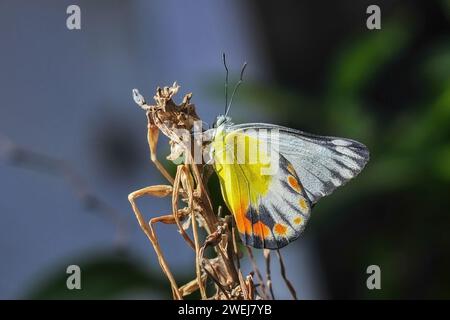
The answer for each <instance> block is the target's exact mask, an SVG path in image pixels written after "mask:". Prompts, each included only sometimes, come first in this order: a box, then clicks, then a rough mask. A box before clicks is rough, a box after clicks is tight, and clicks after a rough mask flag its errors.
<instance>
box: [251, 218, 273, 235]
mask: <svg viewBox="0 0 450 320" xmlns="http://www.w3.org/2000/svg"><path fill="white" fill-rule="evenodd" d="M253 234H254V235H255V236H257V237H259V238H261V239H265V238H267V237H268V236H269V235H270V229H269V227H268V226H266V225H265V224H264V223H262V222H261V221H258V222H256V223H255V224H253Z"/></svg>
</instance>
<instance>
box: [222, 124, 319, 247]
mask: <svg viewBox="0 0 450 320" xmlns="http://www.w3.org/2000/svg"><path fill="white" fill-rule="evenodd" d="M233 139H242V140H240V141H241V142H242V141H243V142H245V145H246V146H247V148H248V149H249V150H259V151H258V152H260V149H259V148H255V149H253V148H252V147H250V146H254V145H257V146H258V147H259V144H260V140H258V138H256V137H251V136H249V135H246V134H244V133H242V132H232V133H229V134H224V135H223V136H221V137H220V136H218V137H216V138H215V141H214V149H215V169H216V172H217V174H218V176H219V179H220V185H221V189H222V194H223V198H224V200H225V202H226V204H227V206H228V208H229V209H230V211H231V212H232V213H233V215H234V217H235V220H236V225H237V228H238V231H239V233H240V235H241V238H242V240H243V242H244V243H245V244H247V245H250V246H253V247H255V248H269V249H277V248H281V247H283V246H285V245H286V244H288V243H289V242H291V241H293V240H295V239H296V238H297V237H298V236H299V235H300V233H301V231H302V230H303V228H304V226H305V224H306V222H307V220H308V218H309V214H310V210H311V203H310V200H309V199H308V197H307V195H306V190H305V189H304V188H303V185H302V183H301V181H300V179H299V177H298V175H297V173H296V171H295V169H294V166H293V165H292V164H291V163H290V162H289V161H288V160H287V159H286V158H285V157H283V156H282V155H278V157H277V159H278V163H277V165H278V166H279V167H278V170H276V171H275V172H274V174H271V175H269V174H263V173H262V169H264V168H265V166H266V165H265V164H262V163H259V162H258V163H250V162H249V161H238V159H237V158H238V156H237V155H236V149H235V148H228V146H230V145H231V142H232V141H233ZM225 154H227V157H228V158H227V159H228V161H224V157H223V156H224V155H225ZM259 156H261V154H259ZM262 158H264V156H263V157H262ZM230 160H231V161H230ZM246 160H248V158H246Z"/></svg>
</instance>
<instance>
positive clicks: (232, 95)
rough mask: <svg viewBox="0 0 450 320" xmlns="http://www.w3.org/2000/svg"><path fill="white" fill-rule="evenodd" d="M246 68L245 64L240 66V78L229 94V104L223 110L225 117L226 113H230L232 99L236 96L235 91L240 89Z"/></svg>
mask: <svg viewBox="0 0 450 320" xmlns="http://www.w3.org/2000/svg"><path fill="white" fill-rule="evenodd" d="M246 67H247V62H244V64H243V65H242V69H241V76H240V77H239V81H238V82H237V83H236V85H235V86H234V89H233V93H232V94H231V98H230V102H229V103H228V105H227V109H226V110H225V117H226V116H227V115H228V111H230V107H231V104H232V103H233V98H234V95H235V94H236V91H237V89H238V88H239V87H240V85H241V84H242V82H243V80H242V78H243V77H244V71H245V68H246Z"/></svg>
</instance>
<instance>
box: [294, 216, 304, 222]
mask: <svg viewBox="0 0 450 320" xmlns="http://www.w3.org/2000/svg"><path fill="white" fill-rule="evenodd" d="M302 221H303V218H302V217H300V216H298V217H295V218H294V223H295V224H301V223H302Z"/></svg>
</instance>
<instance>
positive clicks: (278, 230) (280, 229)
mask: <svg viewBox="0 0 450 320" xmlns="http://www.w3.org/2000/svg"><path fill="white" fill-rule="evenodd" d="M273 232H274V233H275V234H276V235H278V236H283V237H285V236H286V233H287V226H286V225H284V224H281V223H276V224H275V225H274V227H273Z"/></svg>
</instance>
